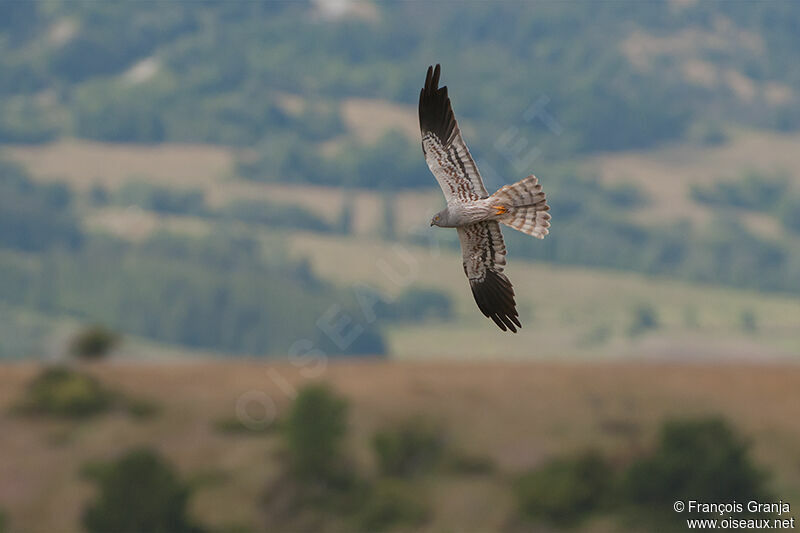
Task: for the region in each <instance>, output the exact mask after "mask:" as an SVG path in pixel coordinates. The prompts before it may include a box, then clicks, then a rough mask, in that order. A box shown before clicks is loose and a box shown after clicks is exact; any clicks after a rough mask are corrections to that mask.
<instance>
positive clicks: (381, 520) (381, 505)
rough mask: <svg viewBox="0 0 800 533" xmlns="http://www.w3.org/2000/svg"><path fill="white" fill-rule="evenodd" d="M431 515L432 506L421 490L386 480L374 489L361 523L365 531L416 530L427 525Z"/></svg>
mask: <svg viewBox="0 0 800 533" xmlns="http://www.w3.org/2000/svg"><path fill="white" fill-rule="evenodd" d="M431 512H432V510H431V508H430V503H429V502H428V501H427V499H426V498H425V495H424V493H421V492H420V490H419V489H418V488H416V487H413V486H409V485H407V484H404V483H402V482H398V481H396V480H382V481H379V482H378V483H377V484H376V485H375V486H374V487H372V488H371V490H370V494H369V497H368V498H367V500H366V502H365V503H364V505H363V507H362V509H361V510H360V511H359V513H358V516H357V522H358V525H359V529H360V530H361V531H365V532H375V531H388V530H392V529H394V528H398V527H404V528H409V529H411V530H413V529H414V528H415V527H419V526H420V525H422V524H424V523H425V522H426V521H427V520H428V518H429V517H430V515H431Z"/></svg>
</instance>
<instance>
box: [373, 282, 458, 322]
mask: <svg viewBox="0 0 800 533" xmlns="http://www.w3.org/2000/svg"><path fill="white" fill-rule="evenodd" d="M375 312H376V314H377V315H378V316H379V317H380V318H382V319H387V320H392V321H397V322H425V321H428V320H441V321H445V320H450V319H451V318H452V317H453V301H452V298H451V297H450V295H449V294H448V293H446V292H444V291H442V290H439V289H433V288H427V287H411V288H409V289H406V290H405V291H403V292H402V293H400V294H399V295H398V296H397V297H396V298H394V299H392V300H390V301H387V300H385V299H382V300H381V301H380V302H379V303H378V305H377V306H376V310H375Z"/></svg>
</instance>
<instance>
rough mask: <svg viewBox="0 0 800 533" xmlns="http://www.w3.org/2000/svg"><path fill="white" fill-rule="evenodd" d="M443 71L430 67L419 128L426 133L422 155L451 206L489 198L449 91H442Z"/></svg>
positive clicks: (420, 101)
mask: <svg viewBox="0 0 800 533" xmlns="http://www.w3.org/2000/svg"><path fill="white" fill-rule="evenodd" d="M440 72H441V68H440V66H439V65H436V68H435V69H434V68H433V67H428V75H427V77H426V78H425V87H423V88H422V91H420V93H419V128H420V130H421V132H422V151H423V153H424V154H425V162H426V163H428V168H430V169H431V172H432V173H433V175H434V176H435V177H436V181H438V182H439V186H440V187H441V188H442V192H443V193H444V196H445V198H446V199H447V202H448V203H450V201H451V199H456V200H458V201H462V202H469V201H474V200H477V199H479V198H486V197H487V196H489V194H488V193H487V192H486V187H484V186H483V180H482V179H481V175H480V173H479V172H478V167H477V166H476V165H475V161H473V159H472V156H471V155H470V153H469V150H468V149H467V145H466V144H464V139H463V138H462V137H461V130H460V129H459V128H458V123H457V122H456V117H455V115H453V108H452V106H451V105H450V98H449V97H448V96H447V87H441V88H440V87H439V74H440Z"/></svg>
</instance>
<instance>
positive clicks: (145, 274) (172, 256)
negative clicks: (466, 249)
mask: <svg viewBox="0 0 800 533" xmlns="http://www.w3.org/2000/svg"><path fill="white" fill-rule="evenodd" d="M262 253H263V254H264V256H262ZM287 255H288V254H286V252H285V250H283V247H282V245H281V242H280V240H275V241H273V242H271V243H270V245H269V247H268V248H267V247H262V244H261V243H259V242H258V241H255V240H253V239H249V238H241V237H238V236H236V235H235V234H225V233H223V234H218V235H212V236H210V237H208V238H201V239H184V238H178V237H174V236H170V235H158V236H156V237H154V238H152V239H150V240H148V241H146V242H144V243H142V244H139V245H128V244H125V243H122V242H118V241H114V240H108V239H102V238H98V239H93V240H92V241H91V242H89V243H87V245H86V246H84V247H83V248H82V249H81V250H80V251H76V252H67V251H54V252H52V253H46V254H42V255H40V256H38V257H36V258H30V257H27V258H21V257H17V256H15V255H10V254H4V253H2V251H0V273H2V276H1V277H0V279H2V282H0V299H2V300H4V301H5V302H6V303H9V304H13V305H27V306H30V307H32V308H34V309H36V310H39V311H42V312H49V313H61V314H76V315H79V316H82V317H85V318H86V319H88V320H93V321H100V320H102V321H103V322H104V323H106V324H107V325H108V326H109V327H112V328H114V329H115V330H117V331H120V332H125V333H129V334H135V335H141V336H144V337H149V338H151V339H156V340H161V341H165V342H172V343H176V344H182V345H184V346H189V347H193V348H206V349H215V350H222V351H226V352H234V353H250V354H268V355H272V354H279V353H288V352H289V350H290V349H294V348H292V347H293V346H294V343H295V342H296V341H298V340H302V339H309V340H311V341H312V343H313V347H314V348H316V349H320V350H322V351H324V352H325V353H326V354H341V353H350V354H360V355H382V354H384V353H385V352H386V346H385V344H384V342H383V338H382V337H381V335H380V333H379V332H378V330H376V329H375V328H374V327H373V326H371V325H369V324H367V323H366V322H365V321H364V320H363V315H362V313H361V311H360V309H359V308H358V305H357V303H356V301H355V297H354V295H353V294H351V293H350V292H348V291H344V290H341V289H336V288H333V287H330V286H328V285H326V284H324V283H322V282H321V281H320V280H318V279H317V278H316V277H315V276H314V275H313V273H312V272H310V270H309V269H308V268H307V265H306V266H304V263H302V262H292V261H290V260H287V259H286V256H287ZM333 304H336V305H337V306H336V307H333ZM326 313H327V314H326ZM342 316H351V317H353V320H354V321H355V324H354V325H353V326H352V328H345V329H344V330H341V329H339V328H338V327H337V324H338V322H339V319H341V317H342ZM318 320H322V321H324V322H326V324H329V326H330V327H329V329H330V330H331V331H328V332H326V331H325V330H322V329H320V328H319V327H317V325H316V323H317V321H318ZM308 349H310V348H308Z"/></svg>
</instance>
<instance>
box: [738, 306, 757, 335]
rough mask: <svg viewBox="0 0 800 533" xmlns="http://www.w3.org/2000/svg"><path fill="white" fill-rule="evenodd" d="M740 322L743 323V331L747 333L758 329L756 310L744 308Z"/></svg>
mask: <svg viewBox="0 0 800 533" xmlns="http://www.w3.org/2000/svg"><path fill="white" fill-rule="evenodd" d="M739 324H740V325H741V328H742V331H744V332H745V333H755V332H756V331H758V317H757V316H756V312H755V311H753V310H752V309H745V310H743V311H742V314H741V315H739Z"/></svg>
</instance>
